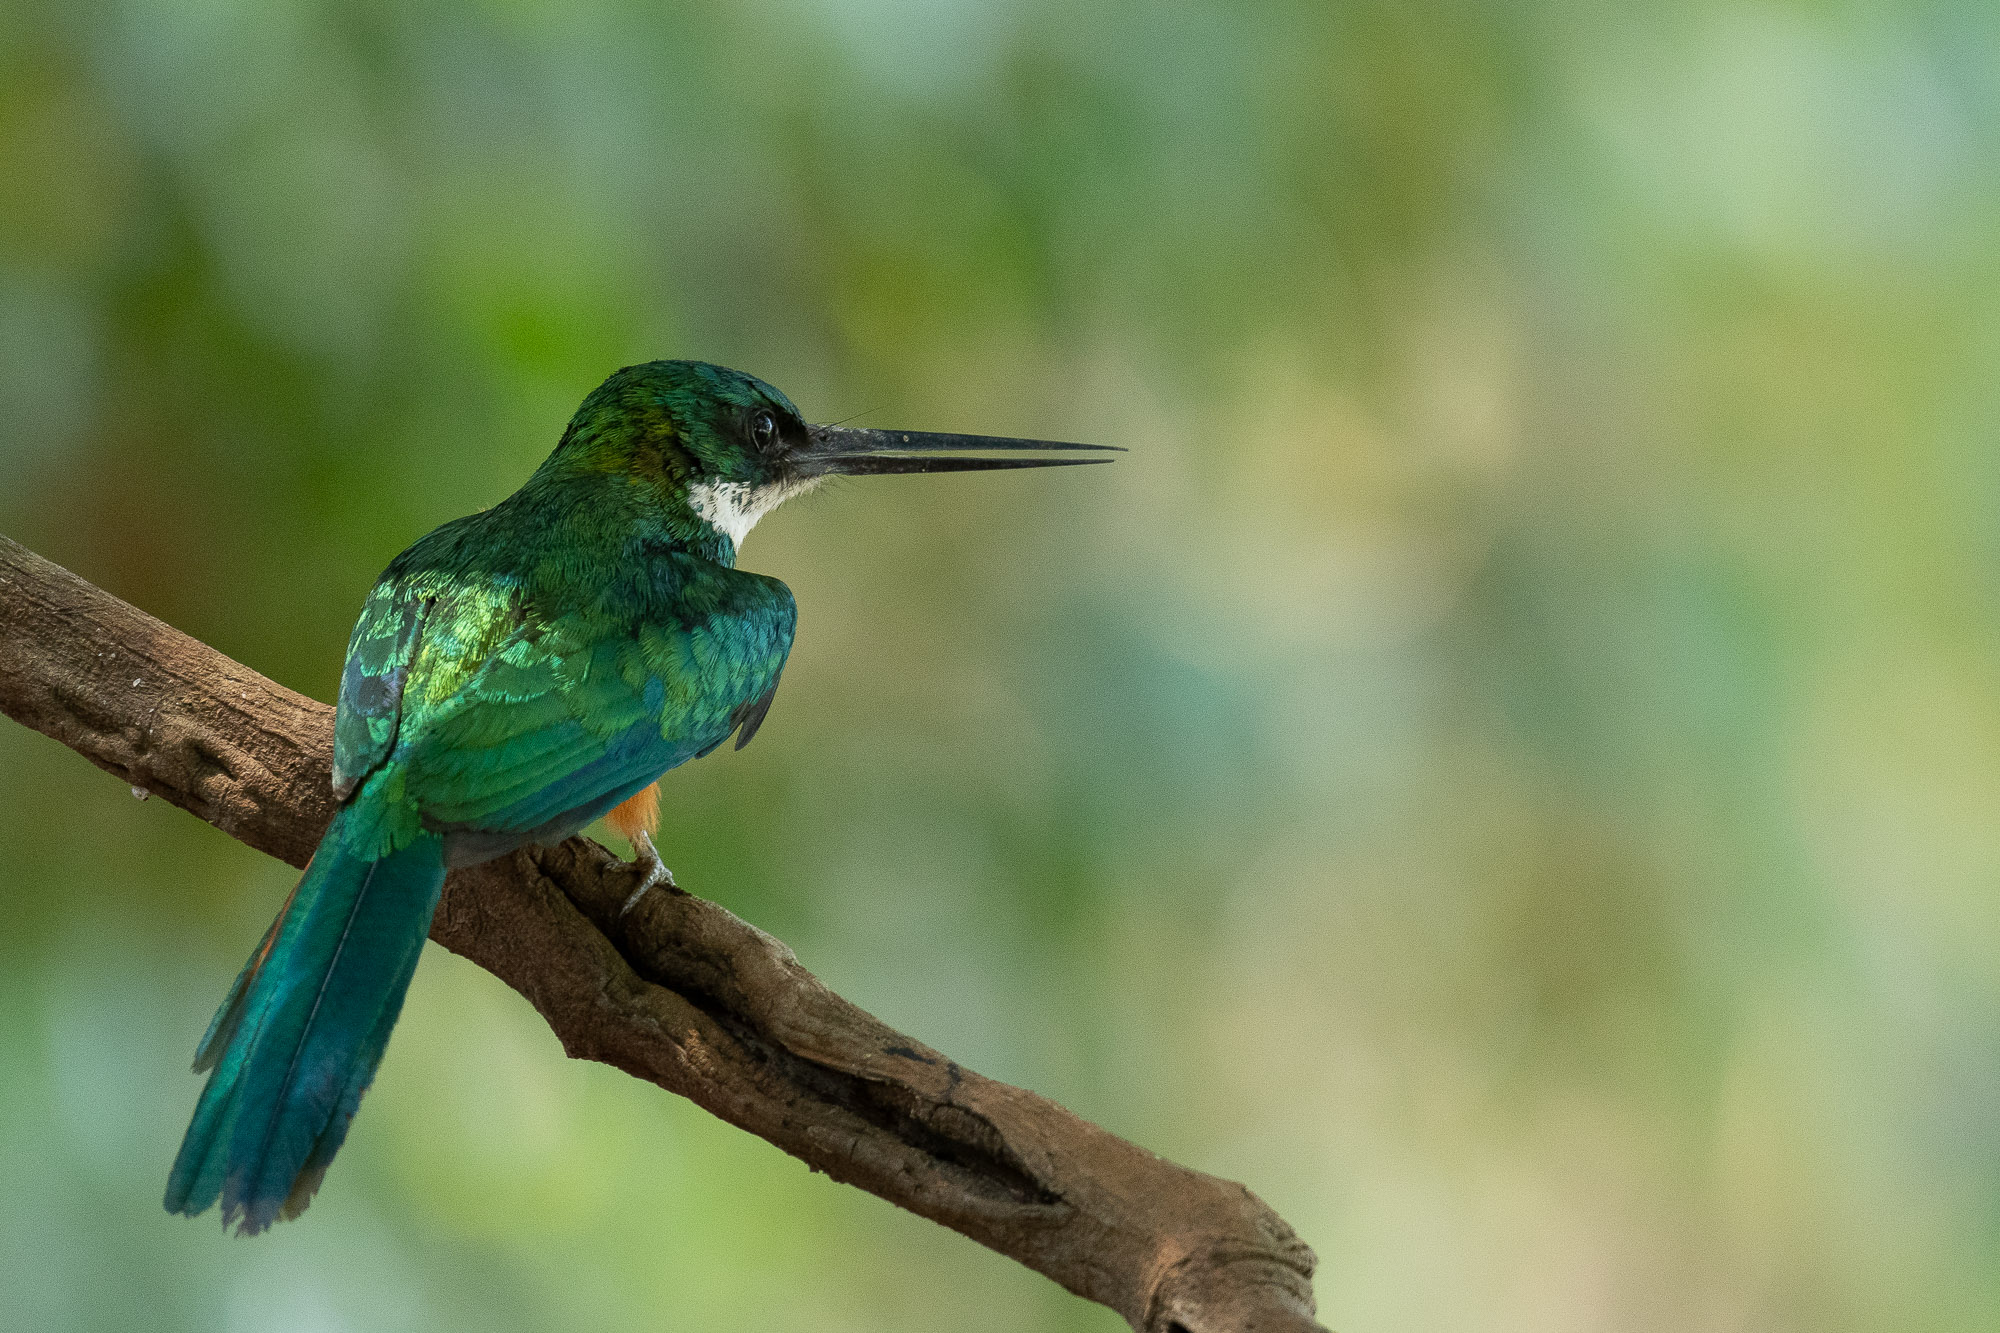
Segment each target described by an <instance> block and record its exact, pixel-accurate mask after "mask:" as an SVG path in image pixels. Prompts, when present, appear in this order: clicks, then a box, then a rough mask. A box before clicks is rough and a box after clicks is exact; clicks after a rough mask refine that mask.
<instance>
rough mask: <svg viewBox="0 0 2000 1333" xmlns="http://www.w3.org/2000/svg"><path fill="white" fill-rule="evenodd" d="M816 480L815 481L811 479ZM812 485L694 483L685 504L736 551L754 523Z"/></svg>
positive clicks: (728, 482)
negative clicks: (727, 539) (725, 538)
mask: <svg viewBox="0 0 2000 1333" xmlns="http://www.w3.org/2000/svg"><path fill="white" fill-rule="evenodd" d="M815 480H817V478H815ZM812 485H813V483H812V482H806V483H804V484H802V485H796V486H779V485H771V486H746V485H744V484H743V483H742V482H740V481H698V482H696V483H695V484H694V485H692V486H690V487H688V505H689V507H690V508H692V509H693V510H694V512H695V513H697V514H699V515H701V517H702V518H703V519H704V520H705V521H706V522H707V523H708V526H710V527H711V528H714V529H715V530H716V531H717V532H719V533H721V534H722V535H723V536H725V537H727V538H729V541H730V544H731V545H733V546H734V547H736V548H737V549H738V550H739V551H740V550H742V549H743V539H744V538H745V537H747V536H749V535H750V529H752V528H754V527H756V526H757V520H758V519H760V518H762V517H764V515H766V514H768V513H770V512H771V511H772V510H773V509H776V508H777V507H778V506H779V505H780V504H782V503H783V502H784V501H786V500H788V499H790V498H791V497H792V496H794V495H797V494H798V493H799V492H801V491H806V490H811V489H812Z"/></svg>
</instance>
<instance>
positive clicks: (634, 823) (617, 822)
mask: <svg viewBox="0 0 2000 1333" xmlns="http://www.w3.org/2000/svg"><path fill="white" fill-rule="evenodd" d="M604 822H605V823H607V824H609V825H611V828H612V830H613V831H614V832H616V833H617V834H618V836H619V837H621V838H624V839H625V840H626V841H628V842H629V841H631V840H632V839H633V838H635V837H637V836H638V835H639V834H640V833H644V834H646V835H647V836H648V837H651V836H652V833H653V830H654V829H656V828H658V827H659V826H660V784H659V783H657V782H655V783H654V784H653V785H652V786H650V787H648V788H646V789H645V790H644V791H640V792H634V793H633V794H632V796H631V798H630V799H629V800H627V801H625V802H624V803H623V804H621V805H619V806H617V807H615V808H614V809H613V810H612V811H611V813H609V814H607V815H605V816H604Z"/></svg>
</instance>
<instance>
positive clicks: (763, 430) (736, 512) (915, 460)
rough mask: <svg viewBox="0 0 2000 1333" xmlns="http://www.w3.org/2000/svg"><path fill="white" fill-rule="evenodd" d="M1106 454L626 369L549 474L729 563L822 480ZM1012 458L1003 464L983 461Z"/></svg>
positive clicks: (767, 389) (1054, 462) (697, 367)
mask: <svg viewBox="0 0 2000 1333" xmlns="http://www.w3.org/2000/svg"><path fill="white" fill-rule="evenodd" d="M1108 449H1109V447H1108V446H1105V445H1089V444H1062V443H1057V442H1054V441H1049V440H1016V439H1002V438H996V437H993V436H986V435H935V434H925V433H921V432H917V431H887V430H855V429H850V428H848V427H844V426H812V425H808V424H806V422H805V421H804V419H803V418H801V417H800V415H799V410H798V409H797V408H796V407H793V406H792V401H791V399H789V398H787V397H785V395H784V394H782V393H780V392H778V391H777V390H776V389H774V388H772V387H771V386H770V385H768V384H766V383H764V381H762V380H760V379H758V378H756V377H755V376H752V375H746V374H744V373H743V372H742V371H740V370H729V369H727V368H725V367H722V366H713V365H709V364H708V363H707V362H703V361H649V362H647V363H645V364H644V365H639V366H627V367H625V368H624V369H623V370H620V371H618V372H617V373H616V374H614V375H613V376H611V378H610V379H607V380H606V381H604V383H602V384H600V385H598V386H597V388H596V389H594V390H592V391H591V394H590V396H589V397H588V398H585V399H584V400H583V406H582V407H580V408H578V409H577V413H576V416H575V418H574V419H573V420H572V421H571V422H570V426H569V430H568V431H567V432H566V433H565V434H564V436H563V442H562V444H561V445H559V446H558V447H557V449H556V452H555V454H554V455H552V456H551V457H550V460H549V466H557V467H560V468H562V469H563V470H565V471H577V470H583V471H589V472H595V473H611V474H613V475H616V476H617V477H619V478H620V479H621V480H624V481H627V482H630V483H633V484H636V485H639V486H642V487H644V488H646V489H647V490H648V491H649V492H652V493H655V494H658V495H659V496H661V497H662V498H663V499H665V500H666V501H667V502H668V504H669V507H670V508H671V509H677V510H684V511H685V515H686V516H688V517H690V518H691V519H692V520H693V522H692V523H690V525H689V526H691V527H694V526H697V525H698V527H699V528H705V529H706V532H700V531H696V532H693V533H690V534H689V535H690V536H693V537H696V538H697V540H696V542H695V544H696V545H698V546H702V545H709V544H710V543H709V542H708V541H703V540H700V538H703V537H708V538H713V539H717V540H719V539H721V538H727V540H728V551H727V557H726V558H727V559H728V560H730V561H731V562H733V561H734V558H735V553H736V548H737V547H738V546H739V545H741V544H742V541H743V538H744V536H745V535H746V534H747V533H748V532H749V531H750V529H751V528H752V527H753V526H755V524H756V522H757V520H758V519H760V518H762V517H763V516H764V515H765V514H767V513H769V512H770V511H771V510H772V509H773V508H775V507H776V506H777V505H778V504H780V503H781V502H783V501H785V500H787V499H789V498H791V497H792V496H794V495H798V494H801V493H802V492H805V491H808V490H811V489H812V488H813V487H814V486H817V485H818V484H819V483H820V482H821V481H824V480H825V479H826V478H827V477H830V476H882V475H887V474H889V473H896V472H963V471H975V470H991V469H998V468H1020V467H1055V466H1060V465H1063V464H1068V463H1102V462H1108V461H1109V460H1108V459H1105V458H1077V457H1067V456H1064V455H1065V454H1070V453H1075V452H1077V451H1083V450H1089V451H1107V450H1108ZM990 454H1010V455H1013V456H1012V457H999V458H995V457H988V456H987V455H990Z"/></svg>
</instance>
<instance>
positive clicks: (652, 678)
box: [395, 571, 795, 837]
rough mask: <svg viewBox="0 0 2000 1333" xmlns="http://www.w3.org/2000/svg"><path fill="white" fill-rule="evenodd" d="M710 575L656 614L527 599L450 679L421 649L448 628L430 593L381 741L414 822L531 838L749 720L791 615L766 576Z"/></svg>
mask: <svg viewBox="0 0 2000 1333" xmlns="http://www.w3.org/2000/svg"><path fill="white" fill-rule="evenodd" d="M717 575H718V577H717V578H716V582H717V583H718V585H719V586H717V587H715V588H705V589H702V590H701V591H702V593H703V594H704V595H701V596H693V597H690V596H688V595H687V594H688V592H689V591H690V590H689V589H688V588H687V587H685V586H684V585H683V586H681V587H679V589H678V591H679V593H680V595H679V596H677V597H676V598H675V599H674V603H673V604H674V605H675V607H676V608H677V610H676V613H675V614H674V615H672V616H661V617H659V618H657V619H655V618H652V617H650V616H638V617H635V616H633V615H631V614H630V613H629V611H621V610H615V609H610V608H607V607H606V606H604V605H603V604H601V603H599V604H592V605H589V606H587V607H584V608H582V609H577V610H573V611H570V612H568V613H567V614H562V615H557V616H554V617H550V618H544V617H542V616H540V615H537V614H536V612H535V609H534V607H533V606H532V605H528V606H526V607H524V608H523V612H522V618H521V619H520V621H519V623H518V624H516V625H515V626H514V628H513V629H512V630H511V631H510V632H509V633H508V634H507V635H506V637H505V638H504V640H502V641H500V642H499V643H498V644H497V645H496V646H495V648H494V650H493V651H492V652H491V654H490V655H489V656H487V657H486V658H485V660H484V661H483V662H481V663H480V664H479V665H478V666H477V668H476V670H473V671H471V672H470V673H469V674H465V675H462V676H461V677H460V678H459V679H457V680H453V679H451V678H452V677H453V676H454V675H456V674H458V673H457V672H456V671H455V670H454V669H453V668H454V667H455V666H457V665H458V664H456V663H446V662H438V663H436V664H435V665H433V663H432V660H431V659H432V654H433V651H434V647H433V641H434V640H435V639H455V638H458V637H460V636H459V635H457V634H455V633H453V632H452V630H451V629H450V628H449V627H447V626H446V625H445V624H444V623H443V621H442V619H441V617H443V616H444V615H446V614H448V611H447V608H446V606H445V605H444V604H443V603H442V602H441V603H439V604H438V606H437V607H436V608H435V609H434V610H433V611H432V612H431V617H432V619H431V620H430V621H428V622H426V623H427V626H428V627H427V628H426V630H425V633H424V636H423V639H424V642H423V645H422V647H421V648H420V650H419V652H418V654H417V657H416V659H415V662H414V664H413V670H412V674H411V677H410V683H409V685H408V687H407V688H406V690H405V692H404V704H403V718H402V722H401V728H400V734H399V739H398V740H397V743H396V751H395V752H396V754H397V756H398V758H399V760H400V761H401V763H402V765H403V768H404V770H405V771H404V774H403V782H404V784H405V791H406V793H407V795H408V796H409V797H410V798H411V799H412V800H414V801H415V802H416V803H417V805H418V807H419V808H420V809H421V810H422V812H423V817H424V820H425V823H426V824H428V825H429V826H431V827H433V828H450V829H459V830H479V831H485V832H491V833H495V834H501V833H526V832H529V831H535V832H537V834H538V837H539V836H540V835H541V834H543V833H547V832H549V831H550V830H551V828H552V826H555V825H562V824H565V823H566V822H567V821H569V820H571V819H573V818H575V817H577V816H578V815H579V812H585V813H588V812H597V813H601V811H598V810H597V807H598V806H600V805H603V806H606V808H608V804H616V802H617V801H618V800H622V799H624V798H625V797H626V796H628V795H630V794H631V792H632V791H633V790H637V789H638V788H641V787H644V786H646V785H647V784H648V783H651V782H652V781H654V780H655V779H657V778H658V777H659V776H660V774H661V773H664V772H665V771H666V770H668V769H670V768H673V767H674V766H676V765H677V764H680V763H683V762H685V761H686V760H688V759H691V758H693V757H695V756H696V755H698V754H702V753H706V752H707V751H708V750H710V749H713V748H714V747H715V746H716V745H718V744H720V743H721V742H722V741H724V740H726V739H727V738H728V737H729V735H730V734H731V733H732V732H737V731H738V730H739V728H745V729H750V728H748V727H747V725H746V724H749V723H751V722H752V721H753V719H757V718H760V717H761V708H760V707H759V705H760V703H761V704H762V706H763V707H768V706H769V704H768V695H769V693H770V692H771V691H772V690H773V689H774V688H775V687H776V684H777V680H778V674H779V672H780V671H781V670H782V668H783V666H784V660H785V655H786V654H787V652H788V651H789V650H790V647H791V638H792V628H793V623H794V619H795V611H794V608H793V604H792V598H791V594H790V592H789V591H788V590H787V589H785V587H784V585H783V584H781V583H778V582H777V581H776V580H773V579H763V578H759V577H758V576H755V575H749V574H739V573H736V572H734V571H717ZM720 576H726V577H720ZM701 577H703V578H707V577H708V576H706V575H702V576H701ZM467 637H469V636H467ZM607 803H608V804H607ZM593 817H594V816H593Z"/></svg>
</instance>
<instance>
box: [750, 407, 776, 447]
mask: <svg viewBox="0 0 2000 1333" xmlns="http://www.w3.org/2000/svg"><path fill="white" fill-rule="evenodd" d="M750 440H751V442H752V443H753V444H755V445H756V446H757V447H758V448H759V449H769V448H771V447H772V446H773V445H775V444H776V443H777V442H778V419H777V418H776V417H774V416H772V415H771V414H770V413H769V412H755V413H752V414H751V416H750Z"/></svg>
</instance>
